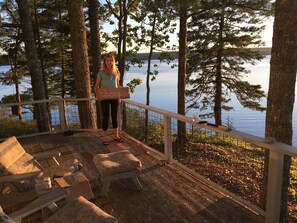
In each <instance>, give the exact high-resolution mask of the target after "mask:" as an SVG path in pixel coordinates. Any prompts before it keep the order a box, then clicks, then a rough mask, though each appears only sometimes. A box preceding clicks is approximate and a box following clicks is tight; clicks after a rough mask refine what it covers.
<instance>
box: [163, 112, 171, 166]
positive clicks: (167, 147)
mask: <svg viewBox="0 0 297 223" xmlns="http://www.w3.org/2000/svg"><path fill="white" fill-rule="evenodd" d="M164 156H165V160H166V161H167V162H168V161H170V160H171V159H172V135H171V118H169V117H167V116H166V115H164Z"/></svg>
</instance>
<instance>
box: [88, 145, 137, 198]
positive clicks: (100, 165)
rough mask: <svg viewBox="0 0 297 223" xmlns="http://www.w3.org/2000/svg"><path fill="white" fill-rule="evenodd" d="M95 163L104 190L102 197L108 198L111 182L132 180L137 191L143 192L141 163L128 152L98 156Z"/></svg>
mask: <svg viewBox="0 0 297 223" xmlns="http://www.w3.org/2000/svg"><path fill="white" fill-rule="evenodd" d="M93 162H94V164H95V166H96V168H97V170H98V172H99V175H100V181H101V183H102V189H101V191H100V196H106V195H107V191H108V188H109V185H110V183H111V182H113V181H116V180H121V179H131V180H132V182H133V183H134V184H135V186H136V188H137V190H142V186H141V184H140V182H139V180H138V176H139V175H140V174H141V166H142V164H141V162H140V160H139V159H137V158H136V157H135V156H134V155H133V154H131V153H130V152H129V151H128V150H123V151H119V152H113V153H105V154H96V155H95V156H94V158H93Z"/></svg>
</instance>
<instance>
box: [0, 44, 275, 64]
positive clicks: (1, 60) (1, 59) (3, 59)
mask: <svg viewBox="0 0 297 223" xmlns="http://www.w3.org/2000/svg"><path fill="white" fill-rule="evenodd" d="M254 49H255V50H259V52H260V54H262V55H265V56H266V55H270V54H271V47H261V48H254ZM169 55H170V56H171V58H172V59H178V52H177V51H173V52H169ZM147 58H148V53H138V54H137V59H139V60H146V59H147ZM159 58H160V53H158V52H154V53H153V56H152V59H153V60H158V59H159ZM128 59H129V58H128ZM8 64H9V62H8V56H7V55H0V66H3V65H8Z"/></svg>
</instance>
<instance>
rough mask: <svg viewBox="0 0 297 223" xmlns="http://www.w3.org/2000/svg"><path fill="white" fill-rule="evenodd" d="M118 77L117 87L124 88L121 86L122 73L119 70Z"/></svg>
mask: <svg viewBox="0 0 297 223" xmlns="http://www.w3.org/2000/svg"><path fill="white" fill-rule="evenodd" d="M116 76H117V87H123V86H121V85H120V78H121V73H120V71H119V70H117V74H116Z"/></svg>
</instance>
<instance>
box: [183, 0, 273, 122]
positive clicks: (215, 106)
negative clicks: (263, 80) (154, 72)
mask: <svg viewBox="0 0 297 223" xmlns="http://www.w3.org/2000/svg"><path fill="white" fill-rule="evenodd" d="M268 6H269V1H263V0H258V1H233V0H223V1H214V0H202V1H201V6H200V9H199V11H198V13H197V15H195V16H193V18H192V21H191V22H190V23H189V30H190V31H189V33H188V41H189V46H190V56H189V61H188V63H189V69H188V74H189V75H188V84H189V85H190V89H189V90H188V91H187V95H188V96H189V97H190V99H191V101H192V103H191V104H190V106H189V107H190V108H199V109H200V110H211V111H213V112H211V114H212V115H214V117H215V123H216V124H217V125H222V109H224V110H231V109H233V108H232V107H230V106H228V102H229V101H230V100H231V98H230V95H231V93H234V94H235V96H236V97H237V99H238V100H239V102H240V103H241V104H242V105H243V106H244V107H247V108H250V109H255V110H259V111H263V110H264V108H263V107H261V105H260V103H259V101H260V99H261V98H262V97H264V96H265V94H264V92H263V91H262V90H261V86H260V85H251V84H249V83H248V82H246V81H243V80H242V77H243V74H246V73H248V72H249V71H248V70H246V69H245V68H244V63H252V64H254V63H255V62H256V61H257V60H260V59H261V58H262V56H261V55H259V53H258V52H256V51H253V50H251V49H249V48H248V47H249V46H260V45H261V44H262V41H261V39H260V33H261V31H263V29H264V26H263V25H261V23H262V22H263V21H264V20H263V15H264V14H265V13H264V12H265V9H266V8H267V7H268ZM238 24H240V25H238Z"/></svg>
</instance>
